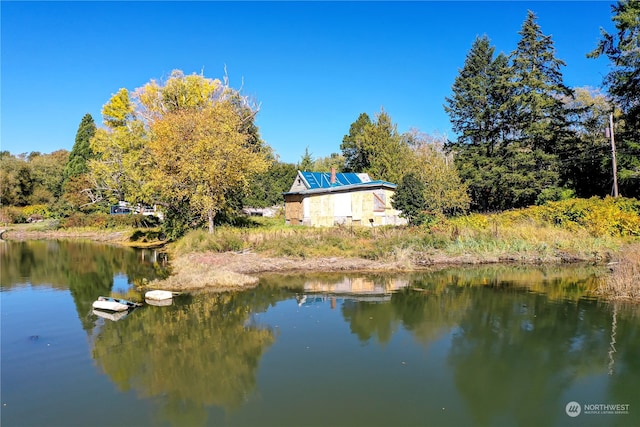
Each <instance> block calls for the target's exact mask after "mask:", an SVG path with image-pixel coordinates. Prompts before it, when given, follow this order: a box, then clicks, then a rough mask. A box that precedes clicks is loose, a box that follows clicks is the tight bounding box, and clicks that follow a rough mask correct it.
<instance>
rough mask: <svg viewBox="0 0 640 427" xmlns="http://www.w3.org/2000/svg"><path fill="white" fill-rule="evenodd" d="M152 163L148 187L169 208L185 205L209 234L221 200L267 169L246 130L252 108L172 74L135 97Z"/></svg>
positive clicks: (198, 80)
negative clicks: (147, 131)
mask: <svg viewBox="0 0 640 427" xmlns="http://www.w3.org/2000/svg"><path fill="white" fill-rule="evenodd" d="M137 97H138V100H139V101H140V103H141V112H142V114H143V116H145V117H146V118H147V120H148V123H149V128H150V131H151V135H152V137H151V138H150V141H149V149H150V153H151V154H152V157H153V159H154V161H155V167H154V168H153V170H152V172H151V175H150V176H151V187H152V188H153V189H154V191H155V192H156V193H157V194H159V195H160V197H161V199H162V200H163V201H164V202H165V203H166V204H168V205H169V206H184V204H185V203H186V204H188V205H189V206H190V208H191V209H193V210H194V212H197V213H199V214H200V215H202V216H203V217H205V218H206V220H207V223H208V228H209V232H213V230H214V219H215V216H216V214H217V213H218V212H219V211H220V210H221V209H222V208H223V207H224V206H225V202H226V196H227V194H229V192H232V191H233V190H235V189H238V188H246V186H247V184H248V179H249V177H251V176H253V175H254V174H257V173H260V172H263V171H265V170H266V169H267V167H268V162H267V158H266V155H267V152H266V150H263V149H262V147H261V146H260V143H261V141H259V140H258V141H256V139H255V133H252V132H251V131H250V130H251V129H252V127H250V126H248V123H247V122H249V121H253V118H254V115H255V113H256V112H257V109H256V108H255V107H254V106H253V105H252V104H251V103H250V102H249V101H248V100H247V99H246V98H244V97H242V96H241V95H240V94H239V92H238V91H236V90H233V89H232V88H230V87H229V86H228V85H226V84H223V83H222V82H221V81H220V80H212V79H208V78H205V77H204V76H201V75H196V74H193V75H190V76H185V75H184V74H183V73H182V72H179V71H174V72H173V73H172V75H171V77H170V78H169V79H168V80H167V81H166V82H165V83H164V84H163V85H159V84H158V83H156V82H154V81H152V82H151V83H149V84H147V85H145V86H144V87H143V88H141V89H140V90H139V91H138V92H137Z"/></svg>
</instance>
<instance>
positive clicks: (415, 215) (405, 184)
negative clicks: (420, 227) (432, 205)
mask: <svg viewBox="0 0 640 427" xmlns="http://www.w3.org/2000/svg"><path fill="white" fill-rule="evenodd" d="M424 192H425V186H424V183H423V182H422V181H421V180H420V179H418V178H417V177H416V176H415V175H414V174H413V173H408V174H406V175H405V176H404V177H403V178H402V181H401V182H400V184H398V187H397V188H396V192H395V194H394V195H393V200H392V201H391V206H393V208H394V209H398V210H400V211H402V213H401V214H400V216H401V217H403V218H406V219H407V221H409V224H411V225H416V224H417V223H418V222H419V218H420V214H421V213H422V212H423V211H424V210H425V207H426V201H425V198H424Z"/></svg>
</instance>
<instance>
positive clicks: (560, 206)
mask: <svg viewBox="0 0 640 427" xmlns="http://www.w3.org/2000/svg"><path fill="white" fill-rule="evenodd" d="M639 213H640V203H639V202H638V201H636V200H633V199H613V198H607V199H604V200H601V199H589V200H584V199H573V200H567V201H563V202H554V203H549V204H548V205H544V206H534V207H530V208H527V209H521V210H514V211H508V212H503V213H498V214H482V215H481V214H472V215H467V216H462V217H456V218H444V217H438V216H434V217H433V218H432V219H431V221H430V222H429V223H428V224H426V225H424V226H421V227H378V228H371V227H340V226H338V227H333V228H309V227H287V226H284V225H283V221H282V219H277V220H273V219H271V220H270V219H263V218H259V219H256V220H255V221H254V224H253V226H247V227H243V228H234V227H224V226H223V227H218V228H217V229H216V232H215V233H214V234H211V235H210V234H208V233H206V232H204V231H193V232H191V233H189V234H188V235H186V236H185V237H184V238H182V239H181V240H180V241H178V242H176V243H175V244H174V245H173V247H172V249H173V250H174V251H175V253H176V254H178V255H179V254H185V253H192V252H201V251H214V252H225V251H246V250H252V251H256V252H259V253H262V254H265V255H267V256H274V257H279V256H286V257H297V258H301V259H305V258H313V257H336V256H341V257H355V258H364V259H371V260H393V261H402V260H407V261H412V262H417V263H418V264H420V263H429V262H430V261H434V260H437V259H440V258H442V257H449V258H466V259H469V260H476V261H477V262H495V261H509V260H511V261H533V262H545V261H558V260H559V261H573V260H587V261H606V260H608V259H610V258H611V257H612V256H613V254H615V253H617V252H618V251H620V249H621V248H622V247H624V246H625V245H627V244H629V243H632V242H634V241H638V239H640V215H639Z"/></svg>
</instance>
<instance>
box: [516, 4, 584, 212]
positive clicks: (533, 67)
mask: <svg viewBox="0 0 640 427" xmlns="http://www.w3.org/2000/svg"><path fill="white" fill-rule="evenodd" d="M536 20H537V17H536V15H535V14H534V13H533V12H531V11H529V12H528V13H527V18H526V20H525V21H524V23H523V24H522V28H521V30H520V31H519V34H520V36H521V37H520V40H519V41H518V45H517V47H516V50H515V51H514V52H513V53H512V54H511V60H512V67H511V68H512V73H513V75H512V79H513V90H514V92H513V96H512V97H511V99H510V101H509V103H508V104H507V105H508V108H509V109H510V110H511V112H512V114H513V117H514V119H515V120H514V129H513V136H514V138H513V139H514V140H513V141H512V142H511V143H510V145H509V147H507V150H506V152H505V154H506V155H507V156H508V157H510V159H509V161H507V163H506V169H507V175H506V185H507V188H509V189H510V190H511V191H508V193H507V194H508V197H509V198H510V199H511V201H512V205H513V207H522V206H527V205H530V204H533V202H535V200H536V198H537V196H538V194H540V192H542V190H544V189H546V188H552V187H556V186H558V185H559V184H560V159H559V157H558V155H557V154H555V153H556V152H557V151H558V149H559V147H560V146H561V144H562V142H563V141H566V140H568V139H570V137H571V133H570V131H569V125H568V122H567V119H566V117H567V111H566V108H565V105H564V104H563V102H562V96H571V95H572V94H571V90H570V89H569V88H567V87H566V86H565V85H564V83H563V78H562V72H561V70H560V68H561V67H562V66H564V65H565V63H564V62H563V61H562V60H560V59H558V58H556V57H555V48H554V44H553V40H552V38H551V36H547V35H544V34H543V33H542V30H541V28H540V26H539V25H538V23H537V22H536Z"/></svg>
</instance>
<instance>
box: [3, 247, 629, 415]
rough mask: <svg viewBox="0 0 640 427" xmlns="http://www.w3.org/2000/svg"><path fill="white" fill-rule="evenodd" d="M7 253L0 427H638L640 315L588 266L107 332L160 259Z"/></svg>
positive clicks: (146, 319) (444, 279) (365, 289)
mask: <svg viewBox="0 0 640 427" xmlns="http://www.w3.org/2000/svg"><path fill="white" fill-rule="evenodd" d="M2 245H3V246H1V247H0V255H1V258H0V260H1V264H0V267H1V270H0V271H1V276H0V277H1V278H0V286H1V292H0V298H1V300H0V303H1V309H2V310H1V312H2V317H1V322H2V324H1V332H2V338H1V344H2V348H1V349H2V354H1V355H2V361H1V363H2V364H1V374H2V375H1V391H2V395H1V399H0V400H1V403H2V407H1V410H2V415H1V417H2V418H1V421H2V425H3V426H86V425H92V426H124V425H126V426H425V425H435V426H467V425H478V426H485V425H486V426H494V425H498V426H501V425H504V426H512V425H523V426H528V425H531V426H540V425H544V426H565V425H569V426H572V425H575V426H585V425H586V426H590V425H593V426H600V425H629V426H637V425H640V398H638V390H639V389H638V385H637V384H638V380H640V316H639V315H638V314H639V313H638V308H637V307H635V306H632V305H626V306H625V305H612V304H607V303H604V302H600V301H597V300H594V299H590V298H586V297H585V294H586V293H587V292H588V291H590V290H593V288H594V286H596V285H597V282H596V281H595V279H594V274H596V273H598V270H597V269H593V268H591V267H586V266H582V267H579V268H560V267H548V268H542V267H539V268H513V267H511V268H507V267H483V268H469V269H457V270H448V271H445V272H439V273H422V274H414V275H377V276H362V275H360V276H357V275H352V276H344V275H315V276H309V275H306V276H305V275H295V276H294V275H291V276H278V275H273V276H265V277H263V278H262V279H261V283H260V286H259V287H258V288H257V289H255V290H252V291H246V292H240V293H225V294H206V293H202V294H196V295H183V296H180V297H178V298H176V299H175V300H174V301H173V304H172V305H171V306H168V307H153V306H145V307H142V308H139V309H136V310H134V311H132V312H131V313H130V314H129V315H128V316H126V317H125V318H122V319H120V320H118V321H111V320H108V319H104V318H101V317H98V316H96V315H95V314H94V313H93V312H92V309H91V303H92V302H93V300H94V299H95V298H96V297H97V296H98V295H104V294H110V293H111V292H118V293H120V294H127V293H128V294H129V295H130V296H132V295H135V293H136V291H135V285H136V284H140V283H142V282H143V281H144V280H149V279H151V278H153V277H154V276H156V275H161V274H163V266H162V263H161V262H158V257H157V254H154V253H151V252H145V253H142V252H138V251H134V250H128V249H122V248H114V247H109V246H102V245H96V244H90V243H85V244H82V243H61V242H28V243H3V244H2ZM154 261H155V262H154ZM572 401H575V402H578V404H579V408H580V410H581V413H580V414H579V415H578V416H576V417H570V416H569V415H568V414H567V404H569V403H570V402H572ZM611 404H616V405H618V406H617V407H615V408H614V409H611V408H604V407H603V406H593V405H611ZM585 405H587V406H585ZM598 411H599V412H600V413H599V414H596V413H595V412H598ZM607 411H609V412H616V411H617V412H619V413H618V414H610V413H603V412H607ZM620 412H621V413H620ZM570 413H571V412H570ZM571 414H572V415H573V414H575V412H574V413H571Z"/></svg>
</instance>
